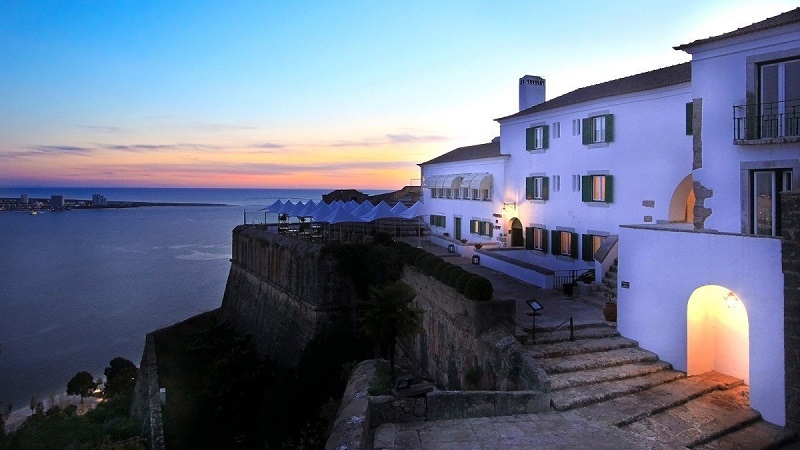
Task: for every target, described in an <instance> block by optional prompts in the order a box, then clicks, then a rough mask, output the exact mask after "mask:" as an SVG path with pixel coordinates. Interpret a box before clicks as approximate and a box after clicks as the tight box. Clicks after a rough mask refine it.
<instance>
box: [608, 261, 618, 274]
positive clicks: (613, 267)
mask: <svg viewBox="0 0 800 450" xmlns="http://www.w3.org/2000/svg"><path fill="white" fill-rule="evenodd" d="M617 269H618V267H617V263H614V264H613V265H612V266H611V267H609V268H608V271H609V272H614V273H617Z"/></svg>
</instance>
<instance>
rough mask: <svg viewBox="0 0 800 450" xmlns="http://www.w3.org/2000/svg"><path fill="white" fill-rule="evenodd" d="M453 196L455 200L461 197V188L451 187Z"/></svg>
mask: <svg viewBox="0 0 800 450" xmlns="http://www.w3.org/2000/svg"><path fill="white" fill-rule="evenodd" d="M453 198H454V199H456V200H457V199H459V198H461V189H459V188H453Z"/></svg>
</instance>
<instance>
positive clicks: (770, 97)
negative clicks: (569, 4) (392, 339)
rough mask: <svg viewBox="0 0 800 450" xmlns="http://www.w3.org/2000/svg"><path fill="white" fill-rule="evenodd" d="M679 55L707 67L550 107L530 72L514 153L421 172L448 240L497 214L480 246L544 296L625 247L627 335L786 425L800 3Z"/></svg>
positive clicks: (677, 69)
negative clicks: (482, 195) (785, 224)
mask: <svg viewBox="0 0 800 450" xmlns="http://www.w3.org/2000/svg"><path fill="white" fill-rule="evenodd" d="M676 49H677V50H681V51H685V52H687V53H689V54H690V55H691V56H692V61H691V62H690V63H685V64H679V65H676V66H672V67H666V68H663V69H658V70H654V71H651V72H646V73H642V74H638V75H633V76H630V77H625V78H621V79H618V80H613V81H610V82H606V83H601V84H598V85H594V86H588V87H585V88H581V89H578V90H576V91H573V92H570V93H567V94H565V95H562V96H560V97H556V98H554V99H551V100H547V101H544V100H545V96H544V91H545V81H544V80H543V79H541V78H539V77H531V76H525V77H523V78H522V79H520V111H519V112H517V113H515V114H512V115H509V116H506V117H503V118H500V119H497V120H498V122H499V124H500V142H499V144H500V145H499V148H496V149H494V148H492V150H491V153H489V152H488V151H487V152H485V153H481V152H477V151H475V152H472V151H467V150H465V149H474V148H475V147H482V146H475V147H464V148H462V149H456V150H454V151H452V152H450V153H447V154H445V155H442V156H440V157H439V158H436V159H433V160H431V161H428V162H426V163H423V164H421V168H422V176H423V180H424V181H423V183H424V184H423V186H424V187H425V188H426V189H425V190H424V199H425V211H426V214H430V215H431V217H433V219H432V228H431V229H432V231H433V234H434V235H438V237H434V238H433V240H434V241H435V242H439V243H440V244H442V245H452V244H454V243H455V242H459V241H458V239H459V238H461V239H463V237H462V236H463V235H464V233H465V232H466V231H467V230H468V229H466V228H464V224H465V220H466V218H469V220H470V221H473V220H477V221H478V222H479V223H480V222H482V221H488V222H492V221H494V224H493V225H494V226H498V225H499V226H500V229H497V228H495V229H494V232H493V234H491V235H490V236H484V235H481V234H473V233H470V234H469V235H468V236H467V239H468V241H470V242H469V243H471V242H472V241H476V240H477V241H483V242H491V241H497V240H501V241H502V242H503V243H504V244H505V246H506V247H508V248H503V249H498V250H495V251H491V252H481V255H480V256H481V261H480V263H481V264H484V265H487V266H490V267H493V268H496V269H499V270H502V271H505V272H507V273H509V274H511V275H513V276H517V277H518V278H521V279H524V280H526V281H530V282H532V283H534V284H538V285H540V286H543V287H552V286H553V280H554V279H555V277H557V276H558V275H559V273H560V272H563V271H567V270H583V269H586V268H594V269H595V272H596V273H597V274H598V276H602V273H604V272H605V270H606V269H607V267H608V266H609V265H610V263H611V261H612V260H613V259H614V258H615V257H616V256H617V254H618V255H619V280H620V284H619V286H618V295H619V299H618V310H619V312H618V320H619V322H618V324H619V330H620V332H621V333H622V334H624V335H625V336H628V337H630V338H633V339H636V340H638V341H639V342H640V343H641V345H642V346H643V347H645V348H648V349H650V350H653V351H655V352H656V353H658V354H659V355H660V356H661V358H662V359H664V360H666V361H669V362H671V363H672V364H673V365H674V367H675V368H676V369H678V370H685V371H687V372H688V374H690V375H692V374H695V373H702V372H706V371H708V370H716V371H718V372H723V373H727V374H730V375H733V376H737V377H739V378H742V379H744V380H745V382H746V383H748V384H749V385H750V400H751V405H752V407H753V408H755V409H757V410H759V411H760V412H761V413H762V415H763V416H764V418H765V419H767V420H769V421H771V422H774V423H776V424H779V425H783V424H785V423H786V399H785V393H786V390H785V385H784V373H785V364H784V360H785V353H784V276H783V273H782V268H781V258H782V254H781V240H780V238H779V236H780V233H781V229H780V218H781V217H780V216H781V210H780V203H779V200H778V197H779V196H778V193H779V192H780V191H784V190H791V189H792V187H793V186H794V187H795V189H796V186H800V179H798V178H799V177H800V8H798V9H795V10H793V11H790V12H787V13H785V14H781V15H779V16H776V17H773V18H770V19H767V20H765V21H762V22H759V23H756V24H753V25H750V26H748V27H744V28H741V29H738V30H735V31H732V32H730V33H726V34H723V35H720V36H714V37H710V38H707V39H702V40H699V41H695V42H692V43H689V44H685V45H681V46H678V47H676ZM484 145H485V146H488V145H489V144H484ZM448 155H450V156H448ZM464 174H471V175H474V174H486V175H489V176H491V201H481V202H480V203H478V202H476V201H473V200H470V201H466V200H463V198H459V199H456V198H454V197H452V198H448V197H447V191H443V190H441V189H448V188H450V189H451V190H450V195H451V196H453V195H454V194H453V190H452V189H454V188H456V186H458V187H462V188H463V187H464V184H465V183H464V178H463V177H462V178H459V176H461V175H464ZM473 179H474V178H473ZM486 179H487V178H486V177H485V176H484V178H483V180H484V181H485V180H486ZM469 185H470V187H472V183H471V182H470V183H469ZM442 197H444V198H442ZM456 218H460V219H461V222H460V223H461V226H460V227H458V226H456V227H455V228H454V225H456V220H455V219H456ZM471 223H473V222H471ZM444 233H448V234H450V236H444ZM459 233H460V234H459ZM453 237H455V238H456V239H455V240H454V239H452V238H453ZM455 247H456V248H455V250H456V251H459V252H466V254H467V255H468V256H471V253H470V252H469V247H468V246H463V247H458V246H457V245H456V246H455ZM462 254H463V253H462ZM509 261H518V262H523V263H525V264H514V263H509ZM531 267H533V268H531Z"/></svg>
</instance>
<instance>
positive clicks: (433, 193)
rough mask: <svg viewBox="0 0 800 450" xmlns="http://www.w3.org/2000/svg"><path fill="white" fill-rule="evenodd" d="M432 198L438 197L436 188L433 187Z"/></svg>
mask: <svg viewBox="0 0 800 450" xmlns="http://www.w3.org/2000/svg"><path fill="white" fill-rule="evenodd" d="M431 198H436V188H433V189H431Z"/></svg>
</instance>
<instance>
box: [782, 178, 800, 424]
mask: <svg viewBox="0 0 800 450" xmlns="http://www.w3.org/2000/svg"><path fill="white" fill-rule="evenodd" d="M781 211H782V222H781V230H782V236H781V237H782V244H781V253H782V254H783V280H784V294H783V301H784V310H783V311H784V325H783V333H784V341H783V342H784V355H785V358H786V362H785V364H786V366H785V367H786V378H785V379H786V425H787V426H790V427H792V428H794V429H796V430H798V429H800V191H790V192H783V193H781Z"/></svg>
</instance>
